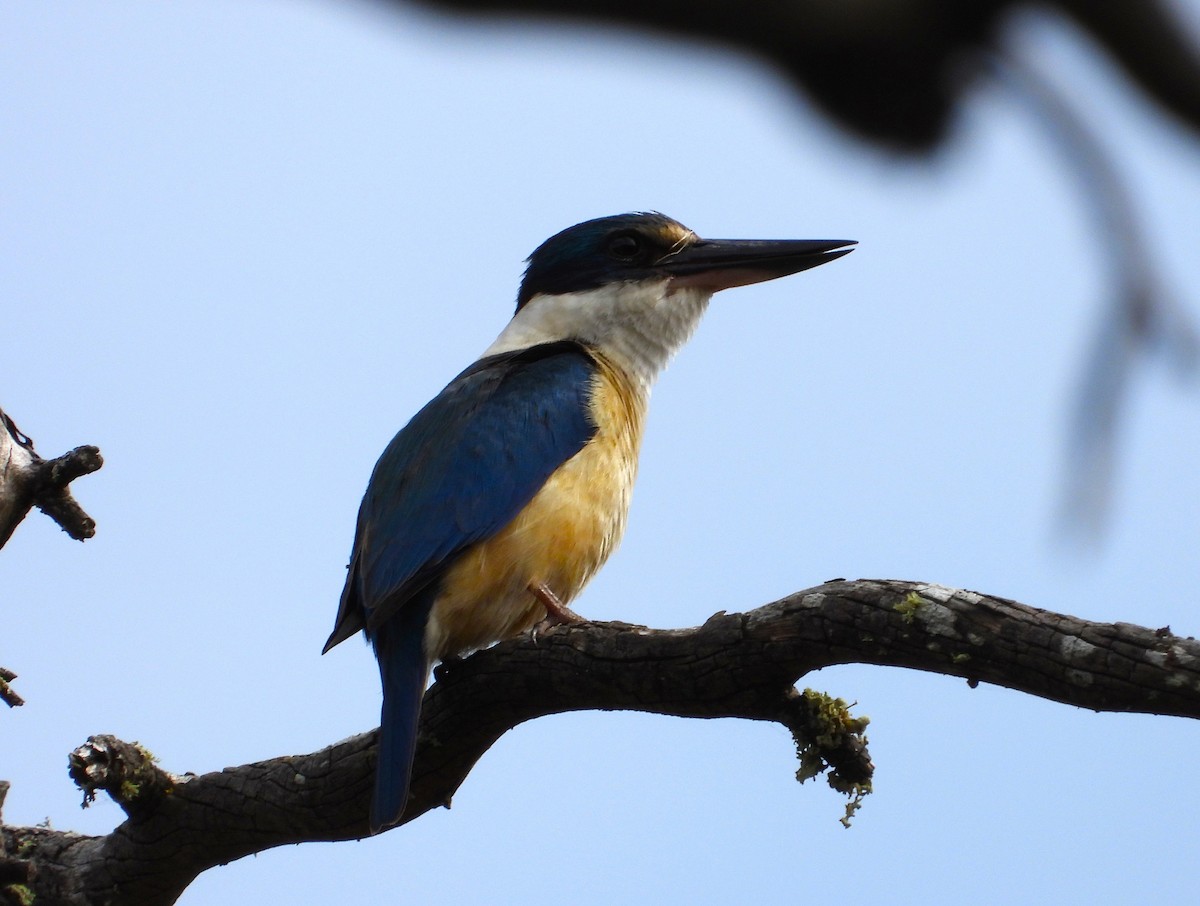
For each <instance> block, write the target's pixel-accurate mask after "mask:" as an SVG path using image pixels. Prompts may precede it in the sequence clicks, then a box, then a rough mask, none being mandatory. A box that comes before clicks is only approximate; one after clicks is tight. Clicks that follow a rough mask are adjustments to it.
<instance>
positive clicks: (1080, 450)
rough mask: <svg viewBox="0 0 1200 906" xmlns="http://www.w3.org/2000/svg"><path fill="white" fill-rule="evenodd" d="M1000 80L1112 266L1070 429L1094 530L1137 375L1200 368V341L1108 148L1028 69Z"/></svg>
mask: <svg viewBox="0 0 1200 906" xmlns="http://www.w3.org/2000/svg"><path fill="white" fill-rule="evenodd" d="M994 65H995V72H996V74H997V76H998V77H999V78H1000V79H1001V81H1002V82H1003V83H1004V84H1005V85H1007V86H1008V87H1009V88H1010V89H1012V90H1013V91H1014V92H1015V94H1016V95H1017V96H1018V97H1019V98H1020V99H1021V100H1023V101H1024V102H1025V106H1026V108H1027V109H1028V110H1029V111H1030V112H1031V113H1032V114H1033V115H1034V116H1035V117H1036V118H1037V121H1038V123H1039V125H1040V126H1041V128H1042V129H1043V131H1044V132H1045V133H1046V134H1047V135H1048V136H1049V137H1050V138H1051V139H1052V141H1053V143H1054V145H1055V146H1056V148H1057V149H1058V150H1059V151H1060V152H1061V153H1062V156H1063V158H1064V163H1065V164H1066V166H1065V169H1066V170H1067V171H1068V172H1070V173H1071V174H1072V175H1074V176H1075V177H1076V184H1077V186H1078V188H1079V190H1080V196H1081V197H1082V198H1083V199H1084V201H1085V203H1086V204H1087V206H1088V207H1089V208H1090V209H1091V211H1092V219H1093V224H1094V228H1095V231H1096V234H1097V236H1098V237H1099V240H1100V245H1101V255H1100V257H1101V259H1102V260H1104V261H1106V262H1108V263H1109V265H1110V266H1111V268H1112V277H1111V279H1109V280H1108V281H1106V283H1108V285H1110V286H1111V287H1112V295H1111V297H1110V298H1109V300H1107V303H1108V304H1106V305H1104V306H1103V307H1102V309H1101V311H1100V313H1099V315H1098V318H1097V324H1096V329H1095V334H1094V339H1093V342H1092V348H1091V350H1090V352H1089V354H1088V360H1087V363H1086V366H1085V368H1084V371H1083V374H1082V377H1081V381H1080V389H1079V402H1078V405H1077V406H1076V409H1075V413H1074V418H1073V422H1074V424H1073V425H1072V429H1071V438H1070V440H1071V452H1070V461H1069V470H1068V475H1067V482H1066V488H1065V491H1066V494H1065V506H1064V512H1065V514H1066V521H1067V525H1068V526H1069V527H1071V528H1077V529H1082V530H1085V531H1089V532H1093V533H1094V532H1097V531H1098V530H1099V529H1100V528H1101V527H1102V526H1103V524H1104V522H1105V517H1106V515H1107V511H1108V503H1109V499H1110V497H1111V493H1112V465H1113V460H1114V458H1115V453H1116V436H1117V429H1118V427H1119V424H1120V414H1121V408H1122V404H1123V402H1124V401H1125V399H1126V398H1127V396H1128V393H1129V389H1130V383H1131V381H1132V379H1133V375H1134V373H1135V369H1136V368H1137V366H1138V365H1139V364H1142V363H1144V362H1145V361H1146V360H1147V359H1149V358H1150V357H1152V356H1154V355H1156V354H1157V355H1158V356H1160V357H1161V358H1163V359H1164V360H1165V361H1166V362H1167V364H1168V365H1169V366H1170V367H1171V368H1172V369H1173V370H1174V371H1175V372H1176V374H1178V375H1179V376H1181V377H1194V376H1195V374H1196V371H1197V366H1198V365H1200V335H1198V334H1197V331H1196V327H1195V325H1194V324H1193V322H1192V321H1191V319H1190V318H1189V316H1188V314H1187V312H1186V311H1185V310H1184V309H1182V308H1181V307H1180V306H1179V305H1178V304H1177V303H1176V302H1175V300H1174V299H1173V298H1171V297H1170V296H1169V295H1167V294H1166V293H1164V291H1163V289H1162V286H1161V284H1160V281H1159V279H1158V277H1157V273H1156V269H1155V267H1154V263H1153V261H1154V258H1153V255H1152V254H1151V251H1150V248H1149V244H1148V243H1147V242H1146V239H1145V235H1144V233H1143V231H1142V229H1141V226H1140V224H1139V219H1138V216H1137V213H1136V205H1135V202H1134V199H1133V197H1132V195H1131V193H1130V191H1129V188H1128V186H1127V184H1126V183H1125V181H1124V180H1123V179H1122V178H1121V175H1120V173H1119V171H1118V168H1117V165H1116V163H1115V162H1114V161H1113V160H1112V158H1111V156H1110V155H1109V154H1108V153H1107V151H1106V150H1105V148H1104V143H1103V142H1102V140H1101V139H1100V137H1099V136H1098V135H1097V134H1096V132H1095V131H1094V130H1092V129H1091V128H1089V126H1088V124H1087V122H1086V121H1085V119H1084V118H1083V117H1082V116H1081V115H1080V113H1079V112H1078V111H1077V110H1076V109H1075V107H1074V106H1073V105H1072V104H1071V103H1070V102H1069V101H1068V100H1067V99H1066V98H1065V97H1064V96H1063V95H1062V93H1061V92H1059V91H1058V90H1057V89H1056V88H1055V87H1054V85H1053V83H1052V82H1051V80H1050V79H1048V78H1047V77H1045V76H1043V75H1042V74H1041V72H1040V71H1039V70H1038V68H1037V67H1036V66H1035V65H1033V64H1032V63H1031V62H1029V61H1024V60H1021V59H1020V58H1019V57H1018V58H1013V57H1005V58H997V59H996V60H995V61H994Z"/></svg>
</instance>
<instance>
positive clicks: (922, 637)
mask: <svg viewBox="0 0 1200 906" xmlns="http://www.w3.org/2000/svg"><path fill="white" fill-rule="evenodd" d="M846 663H863V664H879V665H885V666H895V667H910V668H913V669H917V670H926V671H931V672H935V673H942V674H945V675H947V676H956V677H962V678H965V679H967V680H968V681H969V682H971V683H972V684H976V683H979V682H987V683H994V684H997V685H1001V686H1007V687H1009V688H1011V689H1016V690H1019V691H1022V692H1027V693H1029V694H1031V695H1037V696H1040V697H1043V698H1048V699H1053V700H1055V701H1059V702H1064V703H1067V704H1072V705H1077V706H1079V707H1083V708H1090V709H1094V710H1097V711H1136V712H1143V713H1151V714H1162V715H1174V716H1179V717H1193V718H1195V717H1200V643H1198V642H1196V640H1194V639H1191V638H1181V637H1179V636H1176V635H1174V634H1173V633H1172V632H1171V631H1170V629H1169V628H1162V629H1147V628H1143V627H1140V626H1134V625H1131V624H1127V623H1093V622H1089V621H1087V620H1081V619H1079V618H1076V617H1071V616H1067V615H1064V614H1058V613H1052V612H1050V611H1046V610H1039V609H1037V608H1034V607H1029V606H1027V605H1024V604H1019V603H1017V602H1015V601H1010V600H1006V599H1004V598H998V597H993V596H989V595H985V594H981V593H978V592H973V591H965V590H962V589H952V588H947V587H945V586H941V585H934V584H928V583H920V582H905V581H898V580H858V581H843V580H836V581H832V582H827V583H825V584H824V585H821V586H818V587H816V588H811V589H808V590H806V591H802V592H798V593H796V594H794V595H791V596H789V597H787V598H784V599H783V600H780V601H776V602H775V603H773V604H768V605H766V606H765V607H761V608H759V609H757V610H753V611H750V612H747V613H736V614H727V613H724V612H722V613H718V614H715V615H714V616H713V617H711V618H710V619H709V620H708V621H707V622H706V623H705V624H704V625H703V626H699V627H696V628H694V629H684V630H652V629H648V628H646V627H643V626H632V625H628V624H621V623H584V624H577V625H573V626H563V627H558V628H556V629H554V630H553V631H550V632H548V633H545V634H542V635H540V636H538V637H536V638H531V637H529V636H525V637H522V638H520V639H515V640H512V641H509V642H505V643H502V644H500V645H497V646H495V647H493V648H490V649H488V650H486V651H482V652H479V653H478V654H475V655H473V656H472V657H470V658H467V659H465V660H462V661H458V662H454V663H452V664H450V665H449V666H447V667H444V668H443V669H440V670H439V671H438V677H437V681H436V683H435V684H434V685H433V686H432V687H431V688H430V689H429V691H428V692H427V693H426V696H425V703H424V710H423V713H422V720H421V739H420V744H419V746H418V751H417V758H416V764H415V769H414V777H413V788H412V793H413V798H412V800H411V802H410V804H409V808H408V811H407V812H406V813H405V821H412V820H414V819H416V818H418V817H420V816H421V815H423V814H424V813H425V812H427V811H429V810H430V809H433V808H436V807H438V806H442V805H448V804H449V802H450V799H451V797H452V796H453V795H454V793H455V791H456V790H457V789H458V787H459V785H460V784H461V783H462V782H463V780H464V779H465V778H466V776H467V774H468V773H469V772H470V771H471V769H472V767H473V766H474V765H475V763H476V762H477V761H478V760H479V758H480V757H482V755H483V754H484V753H485V752H486V751H487V750H488V749H489V748H490V747H491V745H492V744H493V743H494V742H495V741H496V740H497V739H499V738H500V737H501V736H502V735H503V734H504V733H505V732H507V731H508V730H510V729H512V728H513V727H515V726H517V725H518V724H520V723H522V722H524V721H527V720H532V719H534V718H537V717H541V716H544V715H548V714H557V713H561V712H565V711H579V710H588V709H604V710H633V711H644V712H649V713H654V714H664V715H672V716H678V717H705V718H711V717H741V718H746V719H750V720H769V721H777V722H780V723H782V724H784V725H785V726H787V727H788V728H789V729H790V730H792V732H793V734H794V735H796V737H797V742H798V744H800V745H801V746H802V748H803V751H802V759H808V760H810V761H811V759H813V758H814V757H815V758H817V759H819V760H820V761H821V767H822V768H824V769H827V770H828V774H829V775H830V782H831V784H832V785H834V786H835V787H838V788H839V789H843V791H853V790H855V789H857V790H858V791H859V792H860V793H861V792H863V791H865V790H866V789H869V783H870V773H871V764H870V759H869V757H868V756H867V753H866V750H865V747H864V746H863V745H862V743H861V733H860V732H859V731H861V723H860V724H859V725H855V722H854V721H853V720H850V721H847V722H846V723H845V724H844V725H843V726H841V727H840V728H838V727H833V726H832V725H831V724H830V722H829V720H828V714H826V710H827V709H826V708H825V706H824V705H821V706H820V707H818V708H816V709H814V708H812V707H810V705H811V703H812V700H813V696H810V695H808V694H801V693H798V692H797V691H796V690H795V688H794V684H795V683H796V682H797V680H799V679H800V678H801V677H803V676H804V675H805V674H807V673H808V672H809V671H811V670H816V669H819V668H821V667H827V666H831V665H834V664H846ZM829 701H831V700H828V699H826V703H828V702H829ZM835 710H836V709H835ZM842 731H845V732H842ZM375 739H376V733H375V732H374V731H372V732H370V733H364V734H362V735H360V736H355V737H353V738H351V739H347V740H344V741H342V742H339V743H336V744H334V745H331V746H329V747H328V748H325V749H322V750H321V751H319V752H313V753H311V754H307V755H289V756H282V757H279V758H274V759H270V760H268V761H261V762H256V763H253V764H246V765H241V766H239V767H235V768H227V769H226V770H223V771H217V772H214V773H210V774H203V775H199V776H195V775H186V776H179V775H173V774H169V773H167V772H166V771H164V770H162V769H161V768H159V767H158V766H157V765H155V764H154V762H153V759H152V757H151V756H150V755H149V754H148V753H147V752H146V751H145V749H143V748H141V747H140V746H138V745H136V744H128V743H123V742H121V741H120V740H117V739H114V738H112V737H94V738H92V739H91V740H89V741H88V742H87V743H86V744H85V745H83V746H81V747H80V748H79V749H77V750H76V751H75V752H74V753H72V756H71V773H72V776H73V777H74V779H75V780H76V782H77V783H78V784H79V785H80V786H81V788H82V789H83V790H84V791H85V794H86V795H87V796H94V795H95V793H96V791H97V790H104V791H106V792H107V793H108V794H109V795H111V796H112V797H113V798H114V799H115V800H116V801H117V802H118V803H119V804H120V805H121V806H122V808H123V809H124V810H125V812H126V814H127V815H128V818H127V820H126V821H125V822H124V823H123V824H121V825H120V826H119V827H118V828H116V829H115V830H114V831H113V832H112V833H111V834H108V835H106V836H101V837H89V836H83V835H79V834H73V833H70V832H65V831H58V830H50V829H47V828H39V827H7V826H6V827H3V829H2V836H0V878H23V879H25V880H24V881H21V882H19V884H23V885H24V887H23V888H20V889H23V890H28V891H29V892H31V893H33V894H34V895H35V896H36V898H37V899H36V902H38V903H54V904H70V906H98V904H101V903H105V904H110V906H121V904H129V906H133V904H138V906H156V904H168V903H172V902H174V901H175V899H176V898H177V897H178V896H179V894H180V893H181V892H182V891H183V890H184V889H185V888H186V887H187V885H188V884H189V883H190V882H191V881H192V879H193V878H195V876H196V875H197V874H198V873H199V872H201V871H203V870H204V869H206V868H209V867H212V866H214V865H219V864H222V863H225V862H229V861H231V860H234V859H238V858H241V857H243V856H246V855H249V854H251V853H254V852H260V851H262V850H265V849H269V848H271V847H274V846H281V845H283V844H287V843H300V842H305V841H317V840H348V839H353V838H356V837H361V836H363V835H365V834H366V833H367V821H366V816H367V810H368V800H369V797H370V790H371V782H372V771H373V769H374V758H375ZM814 753H815V754H814ZM802 772H803V774H805V775H811V774H812V773H813V771H812V770H804V765H802ZM5 854H7V855H5ZM9 883H12V882H9ZM4 889H8V888H0V890H4ZM14 889H16V888H14ZM15 901H16V900H14V902H15Z"/></svg>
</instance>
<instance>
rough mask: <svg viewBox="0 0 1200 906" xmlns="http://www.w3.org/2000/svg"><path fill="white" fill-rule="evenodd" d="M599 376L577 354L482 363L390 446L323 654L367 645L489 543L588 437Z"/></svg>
mask: <svg viewBox="0 0 1200 906" xmlns="http://www.w3.org/2000/svg"><path fill="white" fill-rule="evenodd" d="M595 372H596V364H595V362H594V360H593V359H592V358H591V356H589V355H588V353H587V352H586V351H585V350H584V349H583V348H582V347H581V346H579V345H577V344H575V343H568V342H561V343H547V344H543V345H540V346H534V347H532V348H530V349H526V350H522V351H520V352H516V353H507V354H503V355H498V356H491V357H489V358H487V359H481V360H480V361H479V362H476V363H475V364H474V365H473V366H471V367H470V368H468V369H467V370H466V371H464V372H463V373H462V374H460V375H459V376H458V377H456V378H455V379H454V380H453V381H451V382H450V384H449V385H448V386H447V387H446V389H445V390H443V391H442V392H441V393H440V394H438V395H437V396H436V397H435V398H434V399H433V400H432V401H431V402H430V403H429V404H428V405H426V406H425V408H424V409H422V410H421V411H420V412H418V413H417V414H416V415H415V416H414V417H413V419H412V421H410V422H409V423H408V424H407V425H406V426H405V427H404V428H403V429H402V430H401V431H400V433H399V434H397V435H396V436H395V437H394V438H393V439H392V442H391V443H390V444H388V447H387V449H386V450H384V452H383V455H382V456H381V457H380V458H379V462H378V463H377V464H376V465H375V471H374V473H373V474H372V475H371V481H370V484H369V485H368V487H367V493H366V496H365V497H364V498H363V502H362V506H361V508H360V509H359V514H358V528H357V532H356V535H355V539H354V550H353V553H352V556H351V561H350V572H349V575H348V576H347V579H346V586H345V589H344V590H343V592H342V600H341V607H340V609H339V611H338V618H337V624H336V627H335V629H334V631H333V634H332V635H331V636H330V637H329V641H328V642H327V643H326V645H325V650H326V651H328V650H329V649H330V648H332V647H333V646H334V645H336V644H338V643H339V642H341V641H342V640H343V639H346V638H349V637H350V636H351V635H353V634H354V633H355V632H357V631H358V630H360V629H367V630H368V631H369V633H373V632H374V631H375V630H376V629H377V628H378V627H379V626H380V625H382V624H383V623H384V622H386V621H387V620H388V619H390V618H391V617H392V615H394V614H395V613H396V612H397V611H398V610H399V609H400V608H402V607H403V606H404V605H405V603H406V602H408V601H409V600H410V599H411V598H413V596H414V595H416V594H417V593H418V592H419V591H420V590H421V589H422V588H424V587H425V586H427V585H429V584H430V583H431V582H433V581H434V580H436V579H437V578H438V577H439V576H440V574H441V572H442V571H443V570H444V569H445V568H446V567H447V566H448V565H449V564H450V562H452V561H453V559H454V557H455V555H456V554H458V553H460V552H461V551H462V550H463V549H464V548H466V547H468V546H470V545H471V544H473V543H475V542H476V541H480V540H482V539H484V538H487V537H490V536H491V535H493V534H495V533H496V532H497V531H499V530H500V529H502V528H503V527H504V526H505V525H507V524H508V523H509V522H511V521H512V519H513V518H514V517H515V516H516V515H517V513H519V512H520V511H521V509H522V508H523V507H524V506H525V505H526V504H527V503H528V502H529V501H530V500H532V499H533V496H534V494H536V493H537V492H538V490H539V489H540V488H541V486H542V485H543V484H544V483H545V481H546V479H547V478H549V477H550V474H551V473H552V472H554V471H555V470H556V469H557V468H558V467H559V466H561V465H562V464H563V463H564V462H566V461H567V460H568V459H570V458H571V457H572V456H574V455H575V454H576V453H578V452H579V451H580V450H581V449H582V448H583V446H584V444H586V443H587V442H588V440H590V439H591V437H592V435H593V434H594V433H595V430H596V428H595V425H594V424H593V423H592V420H591V416H590V414H589V410H588V396H589V390H590V385H591V382H592V378H593V376H594V375H595Z"/></svg>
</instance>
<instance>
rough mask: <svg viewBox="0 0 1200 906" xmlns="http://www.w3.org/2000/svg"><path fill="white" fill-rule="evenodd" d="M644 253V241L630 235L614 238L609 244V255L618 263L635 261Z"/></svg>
mask: <svg viewBox="0 0 1200 906" xmlns="http://www.w3.org/2000/svg"><path fill="white" fill-rule="evenodd" d="M641 253H642V241H641V240H640V239H638V237H637V236H630V235H629V234H628V233H625V234H622V235H620V236H614V237H613V238H612V239H610V240H609V242H608V254H609V255H610V256H611V257H613V258H616V259H617V260H618V261H633V260H634V259H635V258H637V256H638V255H640V254H641Z"/></svg>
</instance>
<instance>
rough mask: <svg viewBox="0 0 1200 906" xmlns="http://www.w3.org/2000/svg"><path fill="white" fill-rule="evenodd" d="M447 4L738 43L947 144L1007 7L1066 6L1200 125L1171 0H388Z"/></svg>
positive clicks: (886, 133) (906, 145) (864, 117)
mask: <svg viewBox="0 0 1200 906" xmlns="http://www.w3.org/2000/svg"><path fill="white" fill-rule="evenodd" d="M383 2H385V3H386V4H388V5H392V6H399V5H404V6H408V5H414V4H415V5H421V6H425V7H428V8H431V9H434V10H437V11H440V12H444V13H453V14H460V15H463V14H469V15H492V16H504V17H509V18H512V17H518V16H520V17H527V18H543V19H553V20H560V21H562V20H570V21H581V20H582V21H587V22H593V23H603V24H608V25H621V26H628V27H634V28H640V29H648V30H650V31H653V32H657V33H660V34H664V35H670V36H674V37H680V38H693V39H701V40H706V41H712V42H717V43H720V44H724V45H727V46H732V47H733V48H735V49H737V50H741V51H743V52H747V53H750V54H753V55H755V56H757V57H760V58H761V59H763V60H765V61H767V62H768V63H770V64H772V65H773V66H775V67H776V68H777V69H779V70H780V71H781V72H782V73H783V74H784V75H785V76H787V77H788V78H789V79H790V80H791V81H792V82H793V84H794V85H795V86H796V87H797V88H799V89H801V90H802V91H804V92H805V93H806V94H807V95H808V96H809V97H810V98H811V99H812V100H813V101H814V102H815V103H816V104H817V105H818V106H819V107H820V108H821V109H822V111H824V113H825V114H826V115H827V116H829V117H830V118H831V119H833V120H834V121H835V122H837V123H838V124H839V125H840V126H842V127H843V128H845V129H848V130H849V131H851V132H853V133H854V134H855V135H857V136H858V137H860V138H862V139H864V140H866V141H868V142H871V143H873V144H876V145H880V146H882V147H884V148H886V149H891V150H899V151H905V152H909V153H930V152H932V151H934V150H936V148H937V146H939V145H940V144H941V143H942V142H943V141H944V139H945V138H946V136H947V134H948V133H949V131H950V129H951V127H952V126H953V121H954V117H955V114H956V113H957V109H958V107H959V106H960V104H961V102H962V100H963V99H964V97H965V95H966V94H967V92H968V91H969V89H970V88H971V87H972V85H973V84H974V83H975V82H976V81H977V76H978V75H979V73H980V69H981V67H982V65H983V61H984V60H985V58H986V56H987V55H989V54H990V53H992V52H994V51H996V50H997V49H998V46H997V45H998V42H999V40H1000V34H1001V32H1002V30H1003V27H1004V25H1005V24H1006V23H1007V20H1008V17H1009V16H1010V15H1012V14H1014V13H1018V12H1023V11H1025V10H1028V9H1031V8H1034V9H1036V8H1039V7H1040V8H1042V9H1045V10H1050V11H1054V10H1058V11H1061V12H1062V13H1064V14H1065V15H1066V16H1067V17H1068V18H1069V19H1070V20H1071V21H1073V22H1075V23H1076V25H1078V26H1079V27H1080V28H1081V29H1082V30H1083V31H1085V32H1086V33H1087V34H1089V35H1090V36H1091V37H1092V39H1093V40H1095V41H1096V42H1097V43H1098V44H1099V45H1100V47H1101V48H1102V49H1103V50H1104V51H1105V52H1106V53H1107V54H1108V55H1109V56H1110V57H1111V58H1112V59H1114V60H1115V61H1116V62H1117V63H1118V64H1119V65H1120V66H1121V67H1122V69H1123V70H1124V72H1125V74H1126V76H1127V77H1128V78H1129V79H1130V80H1131V81H1132V82H1133V83H1134V84H1135V85H1136V86H1137V87H1138V88H1139V89H1140V90H1141V91H1142V92H1143V93H1144V94H1145V95H1146V96H1147V97H1149V98H1151V99H1152V100H1153V101H1154V102H1156V103H1157V104H1158V105H1159V106H1161V107H1162V108H1163V109H1164V110H1167V111H1169V112H1170V113H1171V114H1173V115H1174V116H1175V117H1177V118H1178V120H1179V121H1180V122H1181V123H1182V124H1183V125H1184V126H1186V127H1187V128H1188V129H1190V130H1191V131H1192V132H1193V133H1195V134H1196V135H1197V136H1200V50H1198V49H1197V47H1196V46H1195V44H1194V43H1192V42H1190V41H1189V40H1188V39H1187V31H1186V29H1185V28H1184V27H1183V25H1182V23H1181V22H1180V20H1179V18H1178V17H1177V16H1176V15H1175V13H1174V11H1173V10H1172V7H1171V5H1170V4H1169V3H1167V2H1164V0H1141V2H1138V3H1119V2H1112V0H1041V2H1040V3H1039V2H1035V0H975V2H972V3H964V2H962V0H855V2H852V3H847V2H842V3H837V2H829V0H759V2H756V3H736V2H731V0H687V2H684V0H636V2H635V0H570V2H566V0H383Z"/></svg>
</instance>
